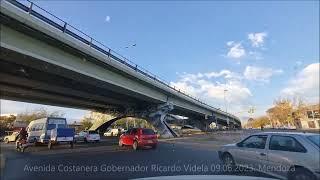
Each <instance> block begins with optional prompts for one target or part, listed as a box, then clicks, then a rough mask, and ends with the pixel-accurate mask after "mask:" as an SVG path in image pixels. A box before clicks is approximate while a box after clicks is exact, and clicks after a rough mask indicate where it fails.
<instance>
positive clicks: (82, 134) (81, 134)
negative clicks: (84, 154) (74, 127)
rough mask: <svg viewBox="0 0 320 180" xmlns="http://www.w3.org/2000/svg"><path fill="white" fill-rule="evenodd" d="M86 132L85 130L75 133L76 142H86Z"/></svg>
mask: <svg viewBox="0 0 320 180" xmlns="http://www.w3.org/2000/svg"><path fill="white" fill-rule="evenodd" d="M86 134H87V133H86V132H84V131H81V132H79V133H76V134H75V135H74V142H75V143H77V142H86V139H85V138H86Z"/></svg>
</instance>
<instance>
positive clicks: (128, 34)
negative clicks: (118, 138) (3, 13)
mask: <svg viewBox="0 0 320 180" xmlns="http://www.w3.org/2000/svg"><path fill="white" fill-rule="evenodd" d="M35 2H36V4H38V5H39V6H40V7H42V8H44V9H46V10H48V11H49V12H51V13H53V14H55V15H56V16H58V17H60V18H61V19H63V20H65V21H67V22H68V23H69V24H72V25H73V26H75V27H77V28H78V29H80V30H82V31H83V32H85V33H87V34H89V35H90V36H92V37H94V38H95V39H97V40H99V41H100V42H102V43H104V44H105V45H107V46H108V47H110V48H111V49H113V50H115V51H117V52H119V53H120V54H122V55H123V56H125V57H127V58H128V59H130V60H131V61H133V62H135V63H136V64H138V65H140V66H142V67H144V68H146V69H147V70H149V71H151V72H152V73H154V74H156V75H159V76H160V77H162V79H165V80H166V81H168V82H170V84H171V85H173V86H176V87H178V88H180V89H182V90H185V91H187V92H188V93H190V94H192V95H194V96H197V97H199V98H200V99H201V100H203V101H205V102H207V103H209V104H211V105H213V106H216V107H218V108H221V109H224V110H225V109H226V110H227V111H228V112H231V113H233V114H235V115H237V116H240V117H242V118H247V117H248V116H250V115H249V114H248V113H247V111H248V110H249V109H250V108H251V107H253V108H254V109H255V113H254V114H253V115H252V116H259V115H263V114H264V113H265V111H266V110H267V109H268V108H270V107H271V106H272V104H273V101H274V99H276V98H279V97H289V98H291V97H297V96H301V97H303V98H304V99H305V101H306V102H308V103H316V102H319V1H279V2H276V1H269V2H268V1H264V2H255V1H239V2H238V1H237V2H235V1H227V2H223V1H201V2H198V1H153V2H147V1H90V2H89V1H35ZM24 3H26V2H24ZM134 44H136V45H135V46H133V45H134ZM225 90H227V91H225ZM224 99H225V100H224ZM39 106H40V105H35V104H29V103H28V104H26V103H21V102H14V101H8V100H1V113H2V114H5V113H19V112H21V111H22V112H23V111H26V109H33V108H38V107H39ZM47 108H49V109H50V110H55V109H59V110H61V111H64V112H65V114H66V117H67V118H74V119H77V118H81V117H82V116H83V115H84V114H86V113H87V111H84V110H75V109H73V110H71V109H62V108H58V107H49V106H48V107H47Z"/></svg>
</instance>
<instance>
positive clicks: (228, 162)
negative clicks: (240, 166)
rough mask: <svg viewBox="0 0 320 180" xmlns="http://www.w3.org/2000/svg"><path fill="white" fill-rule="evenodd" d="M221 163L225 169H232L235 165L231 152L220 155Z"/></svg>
mask: <svg viewBox="0 0 320 180" xmlns="http://www.w3.org/2000/svg"><path fill="white" fill-rule="evenodd" d="M222 161H223V164H224V165H225V166H226V168H227V169H226V170H227V171H233V170H234V167H235V162H234V159H233V157H232V156H231V154H229V153H226V154H224V155H223V157H222Z"/></svg>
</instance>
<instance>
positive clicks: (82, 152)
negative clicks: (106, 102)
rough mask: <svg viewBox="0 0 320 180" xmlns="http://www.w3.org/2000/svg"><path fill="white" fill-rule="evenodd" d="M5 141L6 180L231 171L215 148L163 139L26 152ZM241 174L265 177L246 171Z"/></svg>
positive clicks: (201, 173)
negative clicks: (146, 144)
mask: <svg viewBox="0 0 320 180" xmlns="http://www.w3.org/2000/svg"><path fill="white" fill-rule="evenodd" d="M13 148H14V147H13V144H10V145H7V144H1V154H2V155H4V156H5V168H4V169H3V173H2V175H3V178H2V179H4V180H9V179H32V180H36V179H55V180H58V179H131V178H141V177H150V176H167V175H186V174H188V175H192V174H199V175H211V174H228V172H225V171H224V170H223V169H224V167H223V165H221V162H220V160H219V159H218V154H217V151H216V150H215V149H209V148H208V147H207V146H204V147H201V146H191V145H186V144H178V143H172V142H170V143H169V142H160V143H159V145H158V147H157V149H155V150H152V149H144V150H138V151H134V150H132V149H131V148H129V147H124V148H120V147H118V146H117V140H116V139H108V140H106V141H103V142H101V143H96V144H78V145H76V146H75V148H74V149H72V150H71V149H68V146H63V145H61V146H57V147H55V148H54V149H52V150H50V151H49V150H47V147H46V146H42V147H31V148H30V149H27V150H26V152H25V153H18V152H15V151H14V150H13ZM237 175H251V176H263V175H262V174H261V173H255V172H246V173H243V172H242V173H237Z"/></svg>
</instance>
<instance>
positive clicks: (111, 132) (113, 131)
mask: <svg viewBox="0 0 320 180" xmlns="http://www.w3.org/2000/svg"><path fill="white" fill-rule="evenodd" d="M119 132H120V134H121V133H123V132H124V129H123V128H119V129H109V130H108V131H107V132H105V133H104V134H103V135H104V136H118V134H119Z"/></svg>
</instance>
